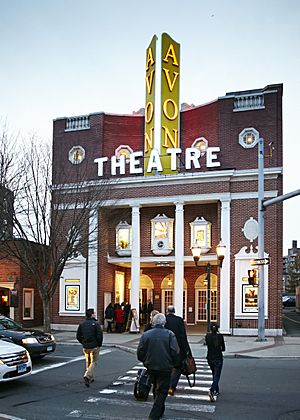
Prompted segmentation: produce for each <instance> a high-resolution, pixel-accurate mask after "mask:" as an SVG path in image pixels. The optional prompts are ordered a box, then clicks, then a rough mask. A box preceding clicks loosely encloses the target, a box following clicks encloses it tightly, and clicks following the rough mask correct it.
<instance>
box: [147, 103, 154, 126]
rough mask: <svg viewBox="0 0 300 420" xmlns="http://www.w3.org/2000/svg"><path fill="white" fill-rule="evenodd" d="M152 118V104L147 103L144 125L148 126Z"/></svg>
mask: <svg viewBox="0 0 300 420" xmlns="http://www.w3.org/2000/svg"><path fill="white" fill-rule="evenodd" d="M152 118H153V103H152V102H148V103H147V105H146V112H145V122H146V124H149V122H150V121H151V120H152Z"/></svg>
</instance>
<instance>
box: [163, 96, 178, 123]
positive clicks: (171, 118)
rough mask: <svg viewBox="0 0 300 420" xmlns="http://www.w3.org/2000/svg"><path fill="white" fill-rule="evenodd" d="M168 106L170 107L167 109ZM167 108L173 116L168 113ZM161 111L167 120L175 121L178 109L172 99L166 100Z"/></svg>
mask: <svg viewBox="0 0 300 420" xmlns="http://www.w3.org/2000/svg"><path fill="white" fill-rule="evenodd" d="M168 104H171V107H168ZM169 108H172V111H173V115H171V114H170V113H169ZM163 111H164V114H165V116H166V117H167V118H168V120H171V121H173V120H175V119H176V118H177V116H178V107H177V104H176V102H175V101H173V99H166V100H165V102H164V106H163Z"/></svg>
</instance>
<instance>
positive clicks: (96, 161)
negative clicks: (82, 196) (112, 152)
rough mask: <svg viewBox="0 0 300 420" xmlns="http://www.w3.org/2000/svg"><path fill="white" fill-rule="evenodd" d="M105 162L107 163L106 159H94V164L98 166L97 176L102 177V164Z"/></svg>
mask: <svg viewBox="0 0 300 420" xmlns="http://www.w3.org/2000/svg"><path fill="white" fill-rule="evenodd" d="M107 161H108V158H107V157H102V158H98V159H94V162H95V163H97V164H98V176H103V163H104V162H107Z"/></svg>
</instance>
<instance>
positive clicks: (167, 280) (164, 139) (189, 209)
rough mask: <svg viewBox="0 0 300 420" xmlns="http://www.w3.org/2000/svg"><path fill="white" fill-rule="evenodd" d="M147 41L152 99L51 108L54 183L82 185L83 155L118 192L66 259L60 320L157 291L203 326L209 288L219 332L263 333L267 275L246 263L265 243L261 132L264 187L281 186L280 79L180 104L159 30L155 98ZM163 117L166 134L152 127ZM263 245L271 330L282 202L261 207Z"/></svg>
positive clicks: (56, 318) (169, 47)
mask: <svg viewBox="0 0 300 420" xmlns="http://www.w3.org/2000/svg"><path fill="white" fill-rule="evenodd" d="M164 41H165V42H166V45H164ZM152 42H153V40H152ZM151 47H153V44H152V43H151V44H150V45H149V47H148V49H147V52H146V105H145V110H144V111H143V110H141V111H140V112H137V113H133V114H132V115H115V114H108V113H105V112H101V113H91V114H89V115H84V116H77V117H70V118H57V119H56V120H54V126H53V188H54V189H55V191H56V193H57V194H69V195H70V197H71V196H72V194H74V192H72V191H73V189H72V186H74V183H75V178H76V177H75V171H77V170H78V167H81V168H83V169H84V170H83V172H82V173H84V180H85V181H86V182H87V183H88V185H89V188H90V189H93V190H94V191H95V193H97V189H100V188H101V185H103V182H108V183H109V184H110V193H109V197H108V199H107V200H106V201H104V202H103V201H101V204H99V207H98V209H97V212H96V213H93V214H92V213H91V217H90V226H89V227H87V229H89V231H93V235H94V239H95V241H96V243H97V246H96V247H95V246H93V247H92V246H91V247H87V248H86V249H84V250H83V252H82V254H80V255H77V256H76V258H75V259H74V260H70V261H69V262H68V263H67V265H66V267H65V269H64V272H63V275H62V278H61V280H60V284H59V287H58V288H57V290H56V294H55V296H54V298H53V302H52V327H53V328H56V329H70V330H72V329H75V328H76V327H77V325H78V323H79V322H80V321H81V320H82V318H83V317H84V314H85V310H86V308H87V307H94V308H95V309H96V311H97V313H98V318H99V319H100V321H101V322H102V323H103V321H104V310H105V308H106V306H107V304H108V303H109V302H113V303H116V302H117V303H121V302H126V301H128V302H129V303H131V307H132V308H136V309H137V312H138V311H139V305H142V306H143V304H144V303H145V302H147V301H148V300H151V301H152V302H153V305H154V308H155V309H157V310H159V311H162V312H164V311H165V309H166V307H167V306H168V305H169V304H174V305H175V307H176V312H177V314H180V315H182V316H183V318H184V320H185V322H186V323H187V325H190V326H191V327H190V328H194V329H195V330H197V331H205V329H206V323H207V305H206V303H207V296H208V293H209V295H210V300H211V304H210V309H211V314H210V315H211V320H215V321H218V322H219V324H220V330H221V331H222V332H223V333H226V334H233V335H256V333H257V318H258V304H257V300H258V299H257V296H258V284H257V283H258V282H259V279H256V280H255V282H254V284H249V280H248V271H249V270H250V269H251V268H252V267H251V264H250V261H251V260H252V259H254V258H257V255H258V254H257V245H258V242H257V237H258V223H257V220H258V216H257V215H258V192H257V191H258V146H257V143H258V139H259V138H263V139H264V179H265V182H264V197H265V199H268V198H273V197H276V196H279V195H281V194H282V85H281V84H276V85H268V86H266V87H264V88H259V89H254V90H244V91H238V92H230V93H226V94H225V95H224V96H221V97H219V98H218V99H215V100H212V101H211V102H210V103H208V104H204V105H199V106H194V105H190V106H189V105H187V104H183V105H181V109H180V111H179V108H180V107H179V106H177V100H178V97H176V95H177V93H176V92H174V90H175V87H176V84H177V82H178V84H179V75H180V62H179V50H178V49H176V48H178V46H177V44H176V43H174V42H173V40H171V39H167V40H164V39H163V42H162V51H161V54H162V60H161V63H162V68H161V74H162V78H161V87H160V90H161V92H162V96H161V98H160V101H161V102H160V105H159V106H155V105H156V102H155V98H154V94H153V92H152V82H153V80H152V76H153V74H154V73H151V72H152V70H153V68H154V66H155V64H156V61H157V60H156V59H155V57H156V56H155V54H154V53H153V51H152V50H151ZM164 62H165V63H166V66H169V67H164ZM172 66H173V67H172ZM156 72H157V71H156ZM176 74H178V75H177V76H176ZM153 77H154V76H153ZM163 77H165V79H166V86H167V88H166V89H165V87H164V86H163ZM195 88H197V87H196V86H195ZM178 89H179V86H178ZM199 89H201V86H199ZM151 95H152V96H151ZM164 95H167V97H164ZM168 95H169V97H168ZM172 95H173V96H172ZM156 99H157V96H156ZM156 108H159V109H160V111H161V115H160V117H159V118H158V117H157V113H156V112H157V109H156ZM164 118H165V119H166V121H164ZM154 120H155V124H154ZM159 122H160V124H161V125H160V124H159ZM168 123H171V125H168ZM174 124H175V125H174ZM176 124H177V125H176ZM154 125H156V127H154ZM157 127H159V130H160V131H159V130H158V132H160V133H161V136H160V135H158V136H157V137H156V138H155V139H154V136H155V135H156V133H157ZM157 139H158V140H157ZM62 167H63V168H64V169H65V173H64V176H61V175H59V174H60V173H61V171H60V170H59V168H62ZM95 200H96V196H95ZM61 211H63V209H62V210H61ZM95 227H96V230H95V229H94V230H92V229H91V228H95ZM220 239H222V242H223V243H224V244H225V245H226V253H225V258H224V261H223V265H222V268H220V267H219V266H218V259H217V256H216V246H217V245H218V243H219V242H220ZM195 243H197V244H198V245H200V246H201V250H202V253H201V258H200V262H199V265H198V266H195V263H194V260H193V256H192V253H191V247H193V246H194V245H195ZM265 257H268V258H269V259H270V264H269V265H265V266H264V286H265V327H266V335H281V334H282V315H281V312H282V307H281V289H282V276H281V272H282V204H277V205H274V206H270V207H269V208H268V209H267V210H266V212H265ZM208 263H209V264H210V265H211V274H210V290H208V287H207V269H208V268H207V267H208ZM192 326H193V327H192Z"/></svg>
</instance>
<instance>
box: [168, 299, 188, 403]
mask: <svg viewBox="0 0 300 420" xmlns="http://www.w3.org/2000/svg"><path fill="white" fill-rule="evenodd" d="M166 320H167V322H166V325H165V328H167V329H168V330H170V331H173V333H174V334H175V336H176V339H177V342H178V345H179V349H180V363H179V364H178V365H177V366H176V367H174V368H173V370H172V374H171V380H170V387H169V391H168V394H169V395H170V396H173V395H174V393H175V390H176V387H177V384H178V381H179V378H180V375H181V364H182V361H183V360H184V359H185V358H186V355H187V353H189V352H191V349H190V346H189V343H188V340H187V336H186V331H185V326H184V322H183V319H182V318H181V317H180V316H177V315H175V308H174V306H173V305H170V306H168V308H167V316H166Z"/></svg>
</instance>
